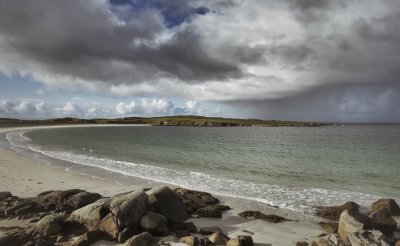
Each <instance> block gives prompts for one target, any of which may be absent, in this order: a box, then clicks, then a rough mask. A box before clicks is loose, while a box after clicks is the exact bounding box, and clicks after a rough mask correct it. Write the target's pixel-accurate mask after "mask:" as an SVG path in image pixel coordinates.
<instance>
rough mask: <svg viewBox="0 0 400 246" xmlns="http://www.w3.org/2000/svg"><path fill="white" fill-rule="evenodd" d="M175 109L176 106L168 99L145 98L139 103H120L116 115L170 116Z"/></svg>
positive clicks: (116, 107)
mask: <svg viewBox="0 0 400 246" xmlns="http://www.w3.org/2000/svg"><path fill="white" fill-rule="evenodd" d="M173 109H174V104H173V103H172V102H171V101H169V100H167V99H166V98H143V99H141V100H140V101H139V102H135V101H131V102H129V103H123V102H120V103H118V104H117V105H116V106H115V111H116V113H117V114H121V115H130V114H132V115H146V116H152V115H169V114H171V113H172V112H173Z"/></svg>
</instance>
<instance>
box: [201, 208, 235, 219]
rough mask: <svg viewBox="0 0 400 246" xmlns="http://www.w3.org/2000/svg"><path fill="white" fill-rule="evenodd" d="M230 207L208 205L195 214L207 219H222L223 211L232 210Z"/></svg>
mask: <svg viewBox="0 0 400 246" xmlns="http://www.w3.org/2000/svg"><path fill="white" fill-rule="evenodd" d="M230 209H231V208H230V207H229V206H225V205H208V206H205V207H202V208H199V209H198V210H197V211H196V212H195V213H196V214H198V215H199V216H201V217H206V218H222V211H225V210H230Z"/></svg>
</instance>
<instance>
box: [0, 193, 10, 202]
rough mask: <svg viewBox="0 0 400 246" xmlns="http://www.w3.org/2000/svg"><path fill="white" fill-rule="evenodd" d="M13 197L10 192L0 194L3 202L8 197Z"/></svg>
mask: <svg viewBox="0 0 400 246" xmlns="http://www.w3.org/2000/svg"><path fill="white" fill-rule="evenodd" d="M11 196H12V194H11V192H9V191H1V192H0V201H1V200H3V199H6V198H8V197H11Z"/></svg>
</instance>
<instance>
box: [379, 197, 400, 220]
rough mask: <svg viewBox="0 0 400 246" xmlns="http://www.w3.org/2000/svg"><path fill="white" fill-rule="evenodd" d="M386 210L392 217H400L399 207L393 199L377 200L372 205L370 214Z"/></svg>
mask: <svg viewBox="0 0 400 246" xmlns="http://www.w3.org/2000/svg"><path fill="white" fill-rule="evenodd" d="M381 209H387V210H389V212H390V213H391V214H392V215H393V216H400V207H399V205H398V204H397V203H396V201H395V200H393V199H388V198H385V199H379V200H378V201H376V202H374V203H373V204H372V212H377V211H379V210H381Z"/></svg>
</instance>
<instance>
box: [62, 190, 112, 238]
mask: <svg viewBox="0 0 400 246" xmlns="http://www.w3.org/2000/svg"><path fill="white" fill-rule="evenodd" d="M109 203H110V199H109V198H103V199H100V200H97V201H96V202H94V203H92V204H89V205H86V206H85V207H83V208H80V209H77V210H75V211H74V212H72V214H71V215H70V216H69V218H68V220H69V221H73V222H77V223H79V224H81V225H83V226H84V227H85V228H86V229H87V230H88V231H97V230H100V221H101V220H102V219H103V218H104V217H105V216H106V215H107V214H108V211H109V209H108V208H107V207H108V205H109Z"/></svg>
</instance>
